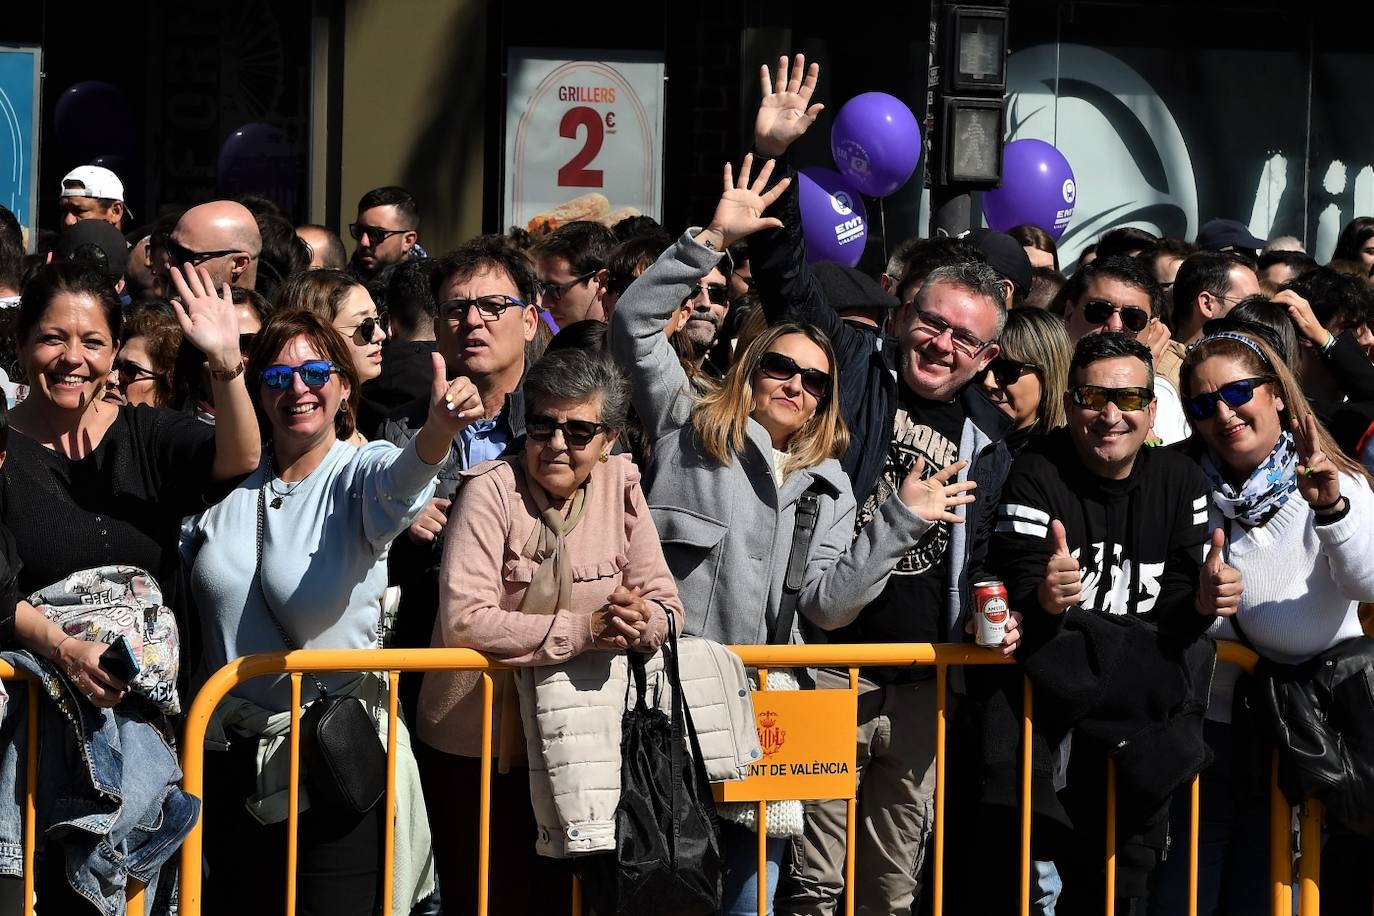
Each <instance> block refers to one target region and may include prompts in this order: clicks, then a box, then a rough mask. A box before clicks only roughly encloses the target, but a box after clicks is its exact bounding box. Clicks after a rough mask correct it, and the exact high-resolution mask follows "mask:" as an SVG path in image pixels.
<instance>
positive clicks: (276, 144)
mask: <svg viewBox="0 0 1374 916" xmlns="http://www.w3.org/2000/svg"><path fill="white" fill-rule="evenodd" d="M300 173H301V162H300V161H299V159H298V157H297V156H296V151H295V149H294V148H293V147H292V146H291V141H290V140H289V139H287V136H286V131H284V130H282V129H281V128H280V127H276V126H274V125H272V124H264V123H262V122H254V123H252V124H245V125H243V126H242V127H240V128H239V129H238V130H236V131H234V132H233V133H231V134H230V135H229V136H228V138H226V139H225V141H224V145H223V146H221V147H220V150H219V181H218V184H219V190H220V193H221V194H224V195H225V196H228V197H234V196H237V195H239V194H261V195H262V196H264V197H266V198H268V199H269V200H273V201H275V202H276V203H278V204H280V205H281V206H283V207H285V208H286V209H287V210H288V211H290V210H292V209H293V208H294V207H295V202H296V196H297V193H298V191H299V185H300V182H299V180H298V178H299V175H300Z"/></svg>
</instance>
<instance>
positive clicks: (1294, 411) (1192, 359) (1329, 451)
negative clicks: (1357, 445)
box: [1178, 331, 1374, 485]
mask: <svg viewBox="0 0 1374 916" xmlns="http://www.w3.org/2000/svg"><path fill="white" fill-rule="evenodd" d="M1226 333H1227V334H1228V335H1231V336H1227V337H1221V336H1212V337H1204V338H1203V339H1202V340H1200V341H1198V342H1197V343H1196V344H1194V345H1193V347H1192V348H1191V349H1190V350H1189V351H1188V355H1187V356H1186V357H1184V359H1183V365H1182V366H1181V367H1180V368H1179V373H1178V375H1179V379H1178V380H1179V387H1180V388H1181V389H1182V392H1181V393H1182V395H1183V398H1184V400H1187V399H1188V398H1190V397H1192V396H1193V385H1192V381H1193V373H1194V372H1196V371H1197V367H1198V366H1200V365H1202V363H1203V362H1204V361H1205V360H1208V359H1211V358H1212V357H1214V356H1215V357H1219V358H1221V359H1231V360H1235V361H1236V362H1238V363H1240V364H1241V365H1243V366H1244V367H1245V371H1246V372H1249V373H1250V374H1251V375H1252V376H1254V377H1256V378H1268V379H1272V380H1273V383H1274V384H1275V385H1277V386H1278V389H1279V391H1278V393H1279V396H1280V397H1282V398H1283V409H1282V410H1280V411H1279V424H1280V426H1281V427H1282V428H1283V429H1285V430H1291V429H1292V426H1293V422H1294V421H1297V422H1298V423H1302V422H1304V421H1305V420H1306V419H1307V417H1308V416H1309V415H1311V414H1312V408H1311V407H1310V406H1308V403H1307V398H1306V396H1305V395H1304V394H1303V392H1302V385H1300V384H1299V383H1298V380H1297V378H1295V377H1294V375H1293V373H1292V372H1291V371H1289V369H1288V366H1287V365H1286V364H1285V363H1284V362H1283V360H1281V359H1279V355H1278V353H1276V352H1275V351H1274V349H1273V348H1272V347H1270V346H1269V345H1268V344H1267V343H1265V342H1264V341H1263V340H1260V339H1259V338H1258V337H1253V336H1251V335H1249V334H1245V333H1242V332H1239V331H1227V332H1226ZM1237 338H1243V340H1239V339H1237ZM1247 342H1248V343H1249V344H1252V345H1253V346H1247ZM1188 423H1189V424H1190V425H1191V426H1193V428H1194V430H1196V428H1197V422H1196V421H1195V420H1194V419H1193V418H1192V415H1191V414H1189V416H1188ZM1317 447H1318V448H1320V449H1321V450H1322V452H1323V453H1325V454H1326V456H1327V457H1328V458H1330V459H1331V463H1332V464H1334V465H1335V466H1336V469H1337V470H1339V471H1340V472H1341V473H1342V474H1348V475H1350V476H1352V477H1356V478H1358V479H1360V480H1363V481H1365V483H1367V484H1370V485H1374V479H1371V478H1370V476H1369V472H1368V471H1366V470H1365V469H1364V467H1363V466H1362V465H1361V464H1360V463H1359V462H1357V461H1354V460H1352V459H1351V458H1350V457H1349V456H1348V455H1346V453H1345V452H1344V451H1343V450H1342V449H1341V447H1340V446H1339V445H1337V444H1336V440H1335V439H1333V438H1332V437H1331V433H1330V432H1328V431H1327V429H1326V427H1325V426H1323V425H1322V422H1321V420H1317Z"/></svg>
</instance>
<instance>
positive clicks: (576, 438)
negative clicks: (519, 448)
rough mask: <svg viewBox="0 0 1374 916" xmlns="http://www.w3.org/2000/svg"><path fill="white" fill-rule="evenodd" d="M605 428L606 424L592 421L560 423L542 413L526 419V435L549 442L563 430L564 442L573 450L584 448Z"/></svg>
mask: <svg viewBox="0 0 1374 916" xmlns="http://www.w3.org/2000/svg"><path fill="white" fill-rule="evenodd" d="M605 428H606V424H604V423H593V422H592V421H591V420H564V421H563V422H562V423H559V422H558V421H557V420H555V419H554V418H553V417H550V416H548V415H547V414H542V413H532V414H529V415H528V416H526V417H525V435H527V436H529V437H530V438H531V439H533V440H534V441H535V442H548V441H549V440H550V439H552V438H553V434H554V433H555V432H557V431H558V430H562V431H563V441H564V442H566V443H567V444H568V445H569V446H571V447H572V448H582V447H583V446H584V445H586V444H587V443H588V442H591V441H592V440H593V439H595V438H596V434H597V433H599V432H601V431H602V430H603V429H605Z"/></svg>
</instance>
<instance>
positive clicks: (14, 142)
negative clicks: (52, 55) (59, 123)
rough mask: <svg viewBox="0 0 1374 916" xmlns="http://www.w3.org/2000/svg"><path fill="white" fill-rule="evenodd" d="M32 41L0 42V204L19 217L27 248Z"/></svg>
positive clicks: (32, 175)
mask: <svg viewBox="0 0 1374 916" xmlns="http://www.w3.org/2000/svg"><path fill="white" fill-rule="evenodd" d="M40 56H41V53H40V51H39V49H38V47H37V46H35V45H4V44H0V204H4V205H5V206H6V207H8V208H9V209H10V210H11V211H13V212H14V215H15V216H17V217H18V218H19V225H21V226H23V227H24V232H25V236H26V238H25V242H26V243H27V245H28V250H29V251H32V250H33V243H34V236H35V233H36V230H37V228H38V214H37V194H38V118H39V113H40V108H39V104H38V90H39V78H40V72H41V71H40V66H39V63H40Z"/></svg>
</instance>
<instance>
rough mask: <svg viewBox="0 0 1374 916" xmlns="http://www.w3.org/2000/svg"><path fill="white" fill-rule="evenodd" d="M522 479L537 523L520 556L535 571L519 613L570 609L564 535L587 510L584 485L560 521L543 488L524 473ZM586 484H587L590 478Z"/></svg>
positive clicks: (569, 563)
mask: <svg viewBox="0 0 1374 916" xmlns="http://www.w3.org/2000/svg"><path fill="white" fill-rule="evenodd" d="M524 477H525V481H526V482H527V483H528V484H529V493H530V495H531V496H532V497H533V499H534V504H535V507H536V508H537V509H538V510H539V519H540V524H538V525H536V526H535V528H534V531H533V532H531V534H530V539H529V541H528V542H527V543H526V544H525V548H524V550H522V551H521V556H524V557H525V558H527V559H530V560H535V561H537V562H538V563H539V568H538V569H536V570H535V573H534V577H533V578H532V579H531V580H530V585H529V588H528V589H526V590H525V596H524V598H523V599H521V601H520V610H521V611H522V612H524V613H526V614H553V613H555V612H557V611H558V610H560V609H567V608H570V607H571V606H572V579H573V576H572V557H571V556H569V553H568V542H567V536H568V535H569V534H571V533H572V530H573V529H574V528H576V527H577V523H578V522H580V521H582V513H583V512H584V511H585V510H586V508H587V486H581V487H579V488H578V489H577V492H576V493H574V494H573V497H572V505H571V506H570V507H569V511H568V515H567V517H566V518H564V517H563V513H562V511H561V510H560V509H559V508H558V507H557V506H553V505H550V500H549V495H548V494H547V493H545V492H544V488H543V487H541V486H539V484H538V483H536V482H535V481H534V480H533V479H532V478H531V477H530V476H529V475H528V474H525V475H524ZM587 483H588V484H590V483H591V481H590V479H589V480H588V481H587Z"/></svg>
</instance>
